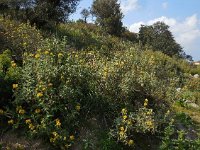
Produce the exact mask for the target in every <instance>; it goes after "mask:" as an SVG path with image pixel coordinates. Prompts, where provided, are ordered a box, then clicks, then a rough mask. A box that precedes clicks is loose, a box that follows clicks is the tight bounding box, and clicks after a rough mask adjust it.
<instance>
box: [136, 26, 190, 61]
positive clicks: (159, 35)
mask: <svg viewBox="0 0 200 150" xmlns="http://www.w3.org/2000/svg"><path fill="white" fill-rule="evenodd" d="M139 40H140V43H141V44H142V46H150V47H152V49H153V50H159V51H162V52H163V53H164V54H167V55H169V56H177V57H181V58H187V59H190V56H189V55H186V54H185V53H184V52H183V49H182V47H181V46H180V44H178V43H177V42H176V41H175V39H174V37H173V35H172V33H171V32H170V30H169V26H168V25H166V24H165V23H164V22H156V23H154V24H153V25H142V26H141V28H140V31H139Z"/></svg>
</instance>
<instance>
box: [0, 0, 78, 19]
mask: <svg viewBox="0 0 200 150" xmlns="http://www.w3.org/2000/svg"><path fill="white" fill-rule="evenodd" d="M79 1H80V0H1V2H0V8H1V9H0V10H1V12H0V13H1V14H3V15H4V16H11V17H13V18H15V19H22V20H30V21H33V22H34V23H35V22H36V23H37V21H41V20H43V21H54V22H64V21H66V20H67V19H68V16H69V15H70V14H71V13H73V12H74V11H75V10H76V6H77V5H78V2H79Z"/></svg>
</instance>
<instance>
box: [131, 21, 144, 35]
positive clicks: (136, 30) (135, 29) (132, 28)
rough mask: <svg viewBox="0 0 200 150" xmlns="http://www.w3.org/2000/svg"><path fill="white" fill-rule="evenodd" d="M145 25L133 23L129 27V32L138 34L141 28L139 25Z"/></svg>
mask: <svg viewBox="0 0 200 150" xmlns="http://www.w3.org/2000/svg"><path fill="white" fill-rule="evenodd" d="M144 24H145V23H144V22H142V21H140V22H137V23H134V24H132V25H131V26H130V27H129V30H130V31H132V32H136V33H138V32H139V29H140V27H141V25H144Z"/></svg>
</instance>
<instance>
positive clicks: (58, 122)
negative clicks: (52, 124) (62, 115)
mask: <svg viewBox="0 0 200 150" xmlns="http://www.w3.org/2000/svg"><path fill="white" fill-rule="evenodd" d="M55 121H56V126H57V127H60V126H61V123H60V119H58V118H57V119H56V120H55Z"/></svg>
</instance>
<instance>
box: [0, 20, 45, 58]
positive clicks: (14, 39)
mask: <svg viewBox="0 0 200 150" xmlns="http://www.w3.org/2000/svg"><path fill="white" fill-rule="evenodd" d="M0 28H1V30H2V32H1V34H2V37H1V38H2V39H4V42H3V44H2V45H0V46H1V47H0V52H1V51H2V50H4V49H10V50H11V52H12V56H14V59H16V60H17V61H22V54H23V52H34V51H35V50H36V49H37V48H38V47H39V46H40V45H41V42H42V40H43V37H42V35H41V33H40V31H38V30H37V29H35V28H34V27H31V26H30V24H29V23H18V22H14V21H11V20H8V19H3V18H0Z"/></svg>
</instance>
